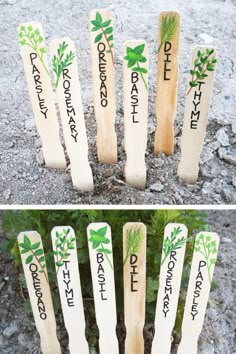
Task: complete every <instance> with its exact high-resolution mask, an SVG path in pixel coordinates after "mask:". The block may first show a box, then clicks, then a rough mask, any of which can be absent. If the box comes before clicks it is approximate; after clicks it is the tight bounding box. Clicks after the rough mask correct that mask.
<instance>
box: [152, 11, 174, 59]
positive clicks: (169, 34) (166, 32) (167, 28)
mask: <svg viewBox="0 0 236 354" xmlns="http://www.w3.org/2000/svg"><path fill="white" fill-rule="evenodd" d="M176 29H177V19H176V16H175V15H166V16H163V17H162V21H161V43H160V44H159V47H158V50H157V52H158V53H159V52H160V50H161V48H162V46H163V45H164V44H165V43H167V42H171V41H172V40H173V39H174V36H175V33H176Z"/></svg>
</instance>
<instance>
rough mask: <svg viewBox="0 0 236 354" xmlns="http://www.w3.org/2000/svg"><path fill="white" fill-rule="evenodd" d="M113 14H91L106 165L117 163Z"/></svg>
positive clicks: (100, 156)
mask: <svg viewBox="0 0 236 354" xmlns="http://www.w3.org/2000/svg"><path fill="white" fill-rule="evenodd" d="M112 22H113V21H112V15H111V12H110V11H108V10H101V9H98V10H97V9H96V10H92V11H91V12H90V37H91V51H92V71H93V96H94V110H95V116H96V122H97V154H98V160H99V161H100V162H103V163H107V164H113V163H116V162H117V137H116V132H115V119H116V93H115V61H114V47H113V23H112Z"/></svg>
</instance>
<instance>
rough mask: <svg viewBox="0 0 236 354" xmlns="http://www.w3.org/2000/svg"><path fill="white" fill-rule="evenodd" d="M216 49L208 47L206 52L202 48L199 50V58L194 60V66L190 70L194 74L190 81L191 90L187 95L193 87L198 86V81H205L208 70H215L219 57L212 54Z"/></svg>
mask: <svg viewBox="0 0 236 354" xmlns="http://www.w3.org/2000/svg"><path fill="white" fill-rule="evenodd" d="M213 53H214V49H206V51H205V52H201V51H200V50H199V51H198V52H197V58H196V59H195V60H194V67H193V69H191V70H190V74H191V75H192V78H191V81H189V86H190V88H189V90H188V92H187V95H188V94H189V93H190V92H191V90H192V88H193V87H197V86H198V81H204V80H205V79H206V78H207V77H208V74H207V72H208V71H214V70H215V65H216V63H217V59H216V58H215V56H212V54H213Z"/></svg>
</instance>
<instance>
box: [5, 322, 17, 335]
mask: <svg viewBox="0 0 236 354" xmlns="http://www.w3.org/2000/svg"><path fill="white" fill-rule="evenodd" d="M17 331H18V328H17V326H16V325H15V324H13V325H11V326H9V327H6V328H5V329H4V331H3V335H4V336H5V337H7V338H11V337H12V336H13V335H14V334H15V333H16V332H17Z"/></svg>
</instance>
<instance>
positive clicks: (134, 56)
mask: <svg viewBox="0 0 236 354" xmlns="http://www.w3.org/2000/svg"><path fill="white" fill-rule="evenodd" d="M144 49H145V44H141V45H138V46H137V47H135V48H130V47H127V48H126V56H125V57H124V59H125V60H127V61H128V64H127V66H128V68H129V69H131V70H132V71H134V72H137V73H139V74H140V75H141V78H142V80H143V83H144V86H145V88H146V90H147V89H148V85H147V82H146V80H145V77H144V74H147V73H148V70H147V69H146V68H143V67H141V66H140V63H145V62H146V61H147V58H145V56H144V55H143V52H144Z"/></svg>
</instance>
